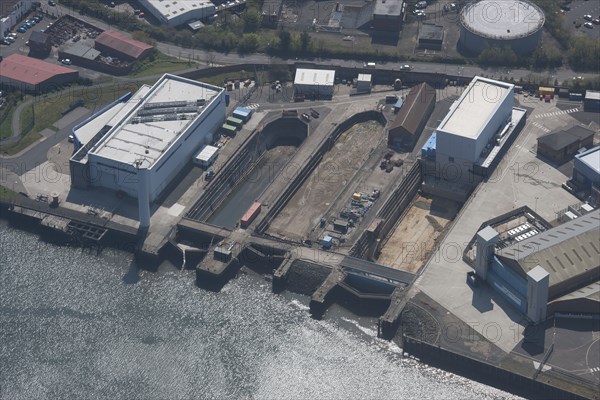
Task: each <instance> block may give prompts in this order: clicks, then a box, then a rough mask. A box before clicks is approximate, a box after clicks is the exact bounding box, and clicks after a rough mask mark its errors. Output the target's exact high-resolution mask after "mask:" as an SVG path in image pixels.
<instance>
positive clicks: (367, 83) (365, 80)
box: [356, 74, 373, 93]
mask: <svg viewBox="0 0 600 400" xmlns="http://www.w3.org/2000/svg"><path fill="white" fill-rule="evenodd" d="M371 82H373V78H372V76H371V74H358V78H357V79H356V91H357V92H359V93H367V92H370V91H371Z"/></svg>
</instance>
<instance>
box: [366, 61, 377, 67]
mask: <svg viewBox="0 0 600 400" xmlns="http://www.w3.org/2000/svg"><path fill="white" fill-rule="evenodd" d="M375 65H376V64H375V63H374V62H368V63H365V68H375Z"/></svg>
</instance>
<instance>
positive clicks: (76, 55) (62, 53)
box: [58, 43, 101, 64]
mask: <svg viewBox="0 0 600 400" xmlns="http://www.w3.org/2000/svg"><path fill="white" fill-rule="evenodd" d="M58 53H59V54H58V56H59V57H60V58H68V59H70V60H71V61H73V62H74V63H75V64H83V63H84V60H87V61H96V60H97V59H98V57H100V54H101V53H100V51H98V50H96V49H94V48H93V47H91V46H88V45H85V44H83V43H71V44H69V45H66V46H64V47H62V48H60V49H59V51H58Z"/></svg>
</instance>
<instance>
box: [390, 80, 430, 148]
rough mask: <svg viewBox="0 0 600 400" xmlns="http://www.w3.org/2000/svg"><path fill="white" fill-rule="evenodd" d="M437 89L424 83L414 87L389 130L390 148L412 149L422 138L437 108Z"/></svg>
mask: <svg viewBox="0 0 600 400" xmlns="http://www.w3.org/2000/svg"><path fill="white" fill-rule="evenodd" d="M435 100H436V93H435V89H433V88H432V87H431V86H429V85H428V84H427V83H425V82H423V83H421V84H420V85H417V86H414V87H413V88H412V89H411V90H410V91H409V92H408V94H407V95H406V98H405V99H404V101H403V103H402V105H401V106H400V107H399V111H398V114H397V115H396V118H395V119H394V121H393V122H392V124H391V125H390V128H389V130H388V147H391V148H395V149H401V148H407V147H411V146H413V145H414V143H416V141H417V140H418V139H419V136H421V132H422V131H423V128H425V124H426V123H427V120H428V119H429V116H430V115H431V113H432V112H433V108H434V107H435Z"/></svg>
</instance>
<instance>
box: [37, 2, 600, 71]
mask: <svg viewBox="0 0 600 400" xmlns="http://www.w3.org/2000/svg"><path fill="white" fill-rule="evenodd" d="M52 8H54V9H55V10H52V11H53V12H55V13H63V14H70V15H73V16H74V17H77V18H80V19H82V20H84V21H87V22H89V23H92V24H94V25H96V26H98V27H100V28H102V29H112V30H118V29H116V28H115V27H113V26H110V25H109V24H106V23H104V22H102V21H98V20H96V19H93V18H90V17H88V16H83V15H81V14H79V13H77V12H75V11H74V10H71V9H68V8H65V7H61V6H56V7H48V9H49V10H51V9H52ZM156 47H157V49H158V50H159V51H161V52H162V53H164V54H167V55H170V56H174V57H182V58H185V59H188V58H191V59H195V60H201V61H205V62H206V61H207V60H209V61H211V63H213V64H217V65H225V64H241V63H270V62H275V63H290V64H291V63H295V62H299V61H300V62H301V61H305V62H314V63H317V64H321V65H339V66H342V67H360V66H362V64H363V62H368V61H370V60H340V59H328V58H316V59H282V58H278V57H271V56H269V55H267V54H262V53H259V54H250V55H244V56H242V55H239V54H236V53H229V54H225V53H218V52H212V51H211V52H206V51H204V50H198V49H186V48H182V47H179V46H176V45H173V44H169V43H161V42H159V43H157V45H156ZM403 64H405V62H397V63H392V62H389V63H383V64H380V66H381V67H382V68H384V69H397V70H399V69H400V66H401V65H403ZM411 65H412V66H413V67H414V70H415V71H417V72H427V73H435V72H437V73H447V74H451V75H456V76H475V75H481V74H485V75H488V76H490V77H492V78H499V77H501V76H511V77H513V78H515V79H517V80H518V79H520V78H523V79H524V80H527V78H528V77H530V76H531V75H532V74H536V75H541V76H548V77H550V78H551V79H552V80H554V79H557V80H558V81H559V82H562V81H564V80H567V79H572V78H573V76H582V77H595V76H597V74H595V73H580V72H578V73H576V72H573V71H572V70H570V69H568V68H566V67H562V68H560V69H556V70H549V71H545V72H541V73H534V72H532V71H530V70H527V69H507V68H481V67H478V66H456V65H450V64H437V63H425V62H412V63H411Z"/></svg>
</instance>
